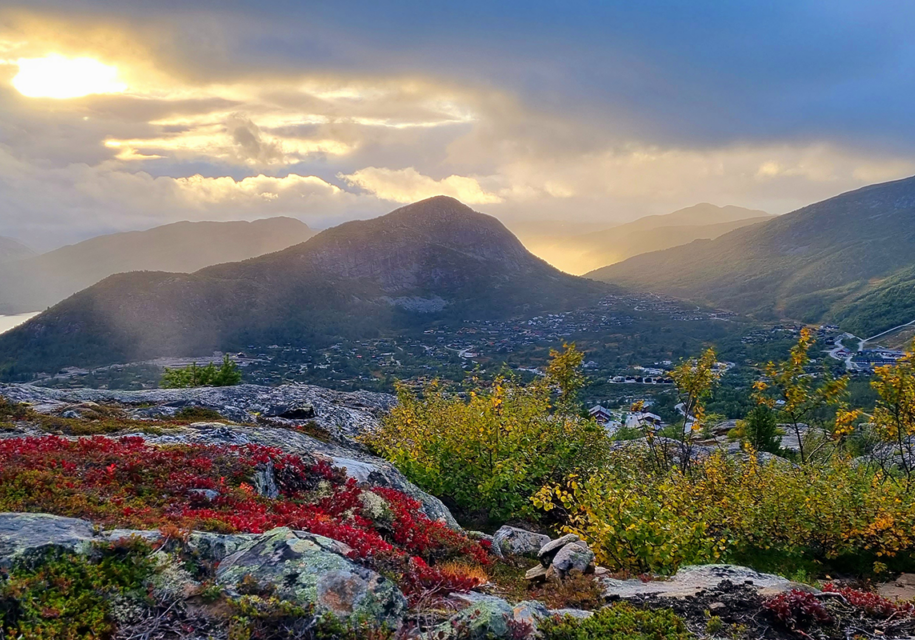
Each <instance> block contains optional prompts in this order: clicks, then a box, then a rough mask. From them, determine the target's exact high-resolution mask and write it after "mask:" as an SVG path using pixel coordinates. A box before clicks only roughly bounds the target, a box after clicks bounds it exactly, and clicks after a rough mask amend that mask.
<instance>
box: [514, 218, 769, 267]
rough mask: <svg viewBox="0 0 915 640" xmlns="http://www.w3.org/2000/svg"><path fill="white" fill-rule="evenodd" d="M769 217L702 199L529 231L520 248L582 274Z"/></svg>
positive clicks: (713, 235) (709, 237) (707, 237)
mask: <svg viewBox="0 0 915 640" xmlns="http://www.w3.org/2000/svg"><path fill="white" fill-rule="evenodd" d="M771 218H772V216H770V215H769V214H767V213H766V212H765V211H758V210H754V209H744V208H743V207H735V206H724V207H718V206H715V205H713V204H708V203H701V204H697V205H694V206H692V207H687V208H685V209H680V210H678V211H674V212H673V213H668V214H666V215H657V216H647V217H644V218H639V219H638V220H635V221H634V222H629V223H626V224H621V225H617V226H614V227H610V228H608V229H601V230H599V231H592V232H589V233H581V234H574V235H560V234H549V235H548V234H543V235H532V236H529V237H525V238H523V240H524V243H525V246H527V247H528V248H529V249H530V250H531V251H532V252H533V253H535V254H536V255H538V256H540V257H541V258H543V259H544V260H546V261H548V262H549V263H550V264H552V265H554V266H556V267H558V268H560V269H562V270H563V271H566V272H567V273H575V274H582V273H586V272H588V271H591V270H592V269H597V268H599V267H603V266H606V265H610V264H614V263H616V262H621V261H622V260H625V259H627V258H631V257H632V256H636V255H639V254H641V253H646V252H649V251H658V250H661V249H667V248H669V247H676V246H678V245H682V244H687V243H689V242H692V241H693V240H700V239H712V238H717V237H718V236H720V235H723V234H725V233H727V232H729V231H733V230H734V229H739V228H740V227H745V226H748V225H752V224H757V223H759V222H764V221H766V220H769V219H771Z"/></svg>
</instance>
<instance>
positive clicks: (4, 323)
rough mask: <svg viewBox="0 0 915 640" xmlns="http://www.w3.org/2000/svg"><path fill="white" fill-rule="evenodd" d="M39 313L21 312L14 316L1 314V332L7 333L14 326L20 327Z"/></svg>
mask: <svg viewBox="0 0 915 640" xmlns="http://www.w3.org/2000/svg"><path fill="white" fill-rule="evenodd" d="M39 313H40V312H39V311H36V312H34V313H19V314H16V315H14V316H0V333H5V332H7V331H9V330H10V329H12V328H13V327H18V326H19V325H20V324H22V323H23V322H25V321H26V320H28V319H30V318H34V317H35V316H37V315H38V314H39Z"/></svg>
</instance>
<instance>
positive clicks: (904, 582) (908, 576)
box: [896, 573, 915, 587]
mask: <svg viewBox="0 0 915 640" xmlns="http://www.w3.org/2000/svg"><path fill="white" fill-rule="evenodd" d="M896 585H897V586H900V587H915V573H901V574H899V577H898V578H896Z"/></svg>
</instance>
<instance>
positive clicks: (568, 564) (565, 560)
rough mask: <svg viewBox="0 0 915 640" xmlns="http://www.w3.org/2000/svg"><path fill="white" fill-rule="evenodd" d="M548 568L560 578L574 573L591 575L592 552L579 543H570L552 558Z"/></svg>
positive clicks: (592, 569)
mask: <svg viewBox="0 0 915 640" xmlns="http://www.w3.org/2000/svg"><path fill="white" fill-rule="evenodd" d="M550 568H551V569H553V571H555V572H556V575H557V576H559V577H560V578H566V577H568V576H570V575H572V574H575V573H592V572H593V571H594V552H593V551H591V550H590V549H588V548H587V547H586V546H584V545H583V544H582V543H581V542H570V543H569V544H567V545H566V546H564V547H563V548H562V549H560V550H559V552H558V553H557V554H556V555H555V556H553V561H552V562H551V563H550Z"/></svg>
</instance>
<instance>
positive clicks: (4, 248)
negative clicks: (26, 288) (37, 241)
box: [0, 236, 35, 264]
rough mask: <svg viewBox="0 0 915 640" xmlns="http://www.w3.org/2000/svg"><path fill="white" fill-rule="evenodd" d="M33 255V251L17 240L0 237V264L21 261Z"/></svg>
mask: <svg viewBox="0 0 915 640" xmlns="http://www.w3.org/2000/svg"><path fill="white" fill-rule="evenodd" d="M34 255H35V251H33V250H32V249H30V248H29V247H27V246H25V245H24V244H22V243H21V242H19V241H18V240H13V239H12V238H5V237H3V236H0V264H3V263H6V262H12V261H13V260H22V259H23V258H29V257H31V256H34Z"/></svg>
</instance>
